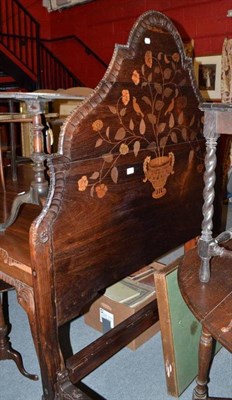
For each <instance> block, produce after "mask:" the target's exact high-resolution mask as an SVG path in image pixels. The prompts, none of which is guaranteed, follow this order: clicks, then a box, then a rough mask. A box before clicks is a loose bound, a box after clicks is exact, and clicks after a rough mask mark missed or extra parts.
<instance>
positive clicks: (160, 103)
mask: <svg viewBox="0 0 232 400" xmlns="http://www.w3.org/2000/svg"><path fill="white" fill-rule="evenodd" d="M163 106H164V102H163V100H157V101H156V102H155V109H156V111H161V110H162V108H163Z"/></svg>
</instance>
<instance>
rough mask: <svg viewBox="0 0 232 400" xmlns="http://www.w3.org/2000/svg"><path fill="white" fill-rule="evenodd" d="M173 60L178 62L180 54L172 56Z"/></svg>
mask: <svg viewBox="0 0 232 400" xmlns="http://www.w3.org/2000/svg"><path fill="white" fill-rule="evenodd" d="M172 59H173V61H175V62H178V61H179V59H180V55H179V53H174V54H173V55H172Z"/></svg>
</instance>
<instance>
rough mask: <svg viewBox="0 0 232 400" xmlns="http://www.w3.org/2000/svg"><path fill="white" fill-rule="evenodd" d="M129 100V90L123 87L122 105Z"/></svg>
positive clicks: (125, 104)
mask: <svg viewBox="0 0 232 400" xmlns="http://www.w3.org/2000/svg"><path fill="white" fill-rule="evenodd" d="M129 101H130V92H129V90H126V89H123V90H122V102H123V104H124V106H127V104H128V103H129Z"/></svg>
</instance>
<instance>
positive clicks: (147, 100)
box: [142, 96, 151, 106]
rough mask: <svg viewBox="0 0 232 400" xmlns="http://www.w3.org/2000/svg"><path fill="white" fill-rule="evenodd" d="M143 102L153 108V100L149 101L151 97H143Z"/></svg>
mask: <svg viewBox="0 0 232 400" xmlns="http://www.w3.org/2000/svg"><path fill="white" fill-rule="evenodd" d="M142 100H143V101H144V102H145V103H146V104H148V105H149V106H151V100H150V99H149V97H147V96H143V97H142Z"/></svg>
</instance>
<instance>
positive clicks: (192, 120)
mask: <svg viewBox="0 0 232 400" xmlns="http://www.w3.org/2000/svg"><path fill="white" fill-rule="evenodd" d="M194 121H195V115H193V116H192V118H191V121H190V124H189V126H193V124H194Z"/></svg>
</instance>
